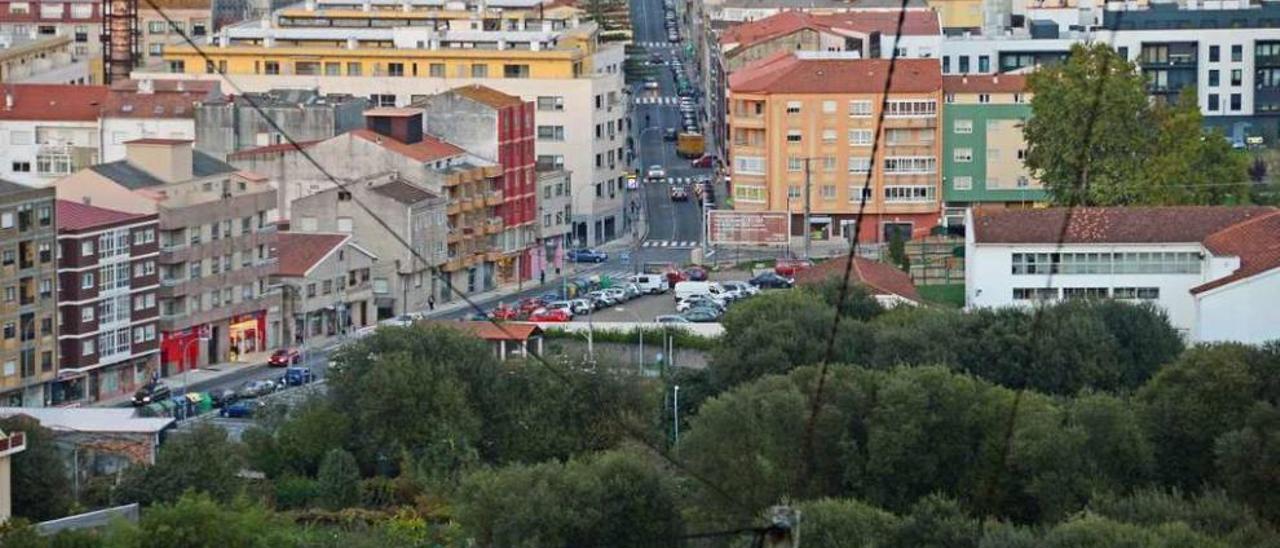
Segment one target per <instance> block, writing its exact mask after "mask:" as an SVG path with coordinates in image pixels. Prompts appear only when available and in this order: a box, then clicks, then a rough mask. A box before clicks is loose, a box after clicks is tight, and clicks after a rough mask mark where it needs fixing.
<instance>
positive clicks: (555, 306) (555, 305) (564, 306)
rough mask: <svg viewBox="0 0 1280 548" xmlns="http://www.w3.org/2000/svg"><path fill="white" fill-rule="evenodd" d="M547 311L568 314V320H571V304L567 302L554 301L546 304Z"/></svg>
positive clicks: (572, 313)
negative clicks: (558, 311) (561, 311)
mask: <svg viewBox="0 0 1280 548" xmlns="http://www.w3.org/2000/svg"><path fill="white" fill-rule="evenodd" d="M547 309H548V310H563V311H565V312H567V313H568V314H569V319H571V320H572V319H573V315H574V312H573V303H571V302H569V301H554V302H550V303H547Z"/></svg>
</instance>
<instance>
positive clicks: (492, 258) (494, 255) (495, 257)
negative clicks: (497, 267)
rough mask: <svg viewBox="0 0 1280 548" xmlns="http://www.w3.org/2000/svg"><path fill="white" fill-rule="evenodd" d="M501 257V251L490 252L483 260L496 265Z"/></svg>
mask: <svg viewBox="0 0 1280 548" xmlns="http://www.w3.org/2000/svg"><path fill="white" fill-rule="evenodd" d="M503 255H504V254H503V252H501V251H490V252H488V253H485V254H484V260H486V261H489V262H491V263H496V262H498V261H500V260H502V256H503Z"/></svg>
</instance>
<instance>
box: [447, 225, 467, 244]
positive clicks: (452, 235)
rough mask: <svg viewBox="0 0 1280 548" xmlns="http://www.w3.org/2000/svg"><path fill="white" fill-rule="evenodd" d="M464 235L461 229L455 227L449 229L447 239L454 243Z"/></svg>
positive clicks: (459, 240)
mask: <svg viewBox="0 0 1280 548" xmlns="http://www.w3.org/2000/svg"><path fill="white" fill-rule="evenodd" d="M464 237H465V236H464V235H463V233H462V230H461V229H457V228H455V229H453V230H450V231H449V238H448V241H449V243H451V244H456V243H458V242H461V241H462V239H463V238H464Z"/></svg>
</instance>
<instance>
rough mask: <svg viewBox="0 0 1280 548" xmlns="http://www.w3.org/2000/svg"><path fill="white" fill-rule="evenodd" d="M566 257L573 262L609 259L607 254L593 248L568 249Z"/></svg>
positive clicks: (597, 261) (592, 261) (601, 261)
mask: <svg viewBox="0 0 1280 548" xmlns="http://www.w3.org/2000/svg"><path fill="white" fill-rule="evenodd" d="M567 255H568V259H569V260H570V261H573V262H575V263H603V262H605V261H607V260H609V254H608V253H605V252H603V251H596V250H594V249H570V250H569V253H568V254H567Z"/></svg>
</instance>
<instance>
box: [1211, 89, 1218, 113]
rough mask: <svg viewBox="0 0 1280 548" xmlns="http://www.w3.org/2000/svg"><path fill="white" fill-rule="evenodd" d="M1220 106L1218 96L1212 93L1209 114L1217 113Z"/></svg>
mask: <svg viewBox="0 0 1280 548" xmlns="http://www.w3.org/2000/svg"><path fill="white" fill-rule="evenodd" d="M1219 106H1220V105H1219V104H1218V94H1217V93H1210V94H1209V112H1217V111H1218V108H1219Z"/></svg>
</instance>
